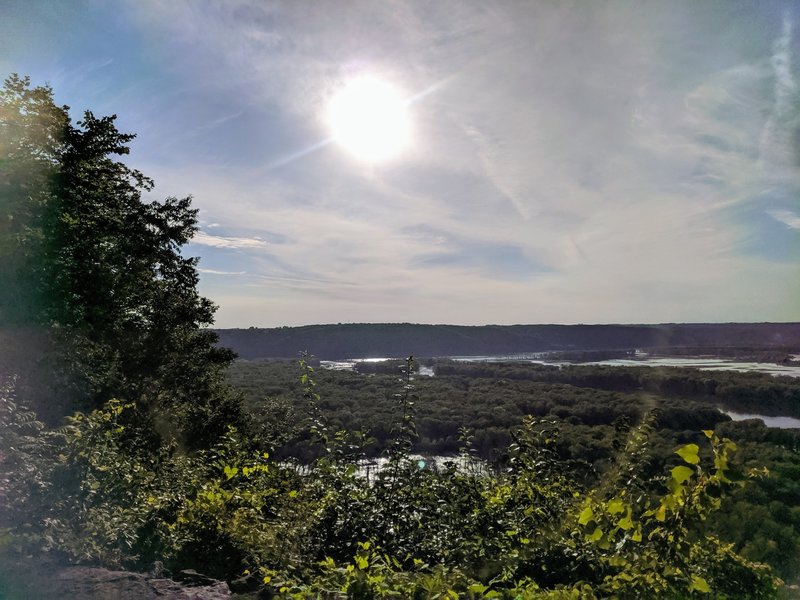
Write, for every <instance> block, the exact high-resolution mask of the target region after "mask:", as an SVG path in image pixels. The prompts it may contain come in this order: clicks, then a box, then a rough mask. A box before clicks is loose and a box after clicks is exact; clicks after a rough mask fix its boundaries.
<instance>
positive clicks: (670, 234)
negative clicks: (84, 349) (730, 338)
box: [0, 0, 800, 327]
mask: <svg viewBox="0 0 800 600" xmlns="http://www.w3.org/2000/svg"><path fill="white" fill-rule="evenodd" d="M798 49H800V7H798V6H797V5H796V4H795V3H793V2H788V1H787V2H770V1H767V0H761V1H759V2H737V1H735V0H721V1H717V2H715V1H711V0H707V1H704V2H696V1H693V0H692V1H689V0H686V1H670V2H656V1H644V2H641V1H633V0H628V1H624V2H623V1H614V0H607V1H604V2H585V1H574V2H570V1H568V0H564V1H561V2H550V1H540V2H536V1H526V2H484V1H474V2H472V1H467V0H458V1H450V0H440V1H437V2H427V1H426V2H422V1H420V2H414V1H410V2H391V1H387V2H372V1H370V2H366V1H364V2H358V1H352V2H343V1H342V2H340V1H333V0H332V1H330V2H310V1H309V2H306V1H296V2H267V1H263V0H250V1H234V0H231V1H225V2H222V1H216V2H212V1H206V2H203V1H192V2H181V1H178V0H170V1H164V2H150V1H147V0H131V1H127V2H126V1H114V2H112V1H104V2H100V1H92V0H84V1H80V0H60V1H59V0H54V1H51V2H41V1H36V0H19V1H17V0H0V71H2V72H3V74H4V75H7V74H9V73H11V72H18V73H20V74H28V75H30V76H31V78H32V80H33V82H34V83H35V84H42V83H49V84H50V85H51V86H52V87H53V88H54V91H55V95H56V99H57V101H58V102H60V103H64V104H68V105H70V106H71V107H73V110H72V114H73V116H74V117H75V118H79V117H80V114H81V111H83V110H84V109H90V110H92V111H93V112H95V114H111V113H115V114H117V115H118V124H119V127H120V129H121V130H123V131H128V132H135V133H137V134H138V137H137V139H136V140H135V142H134V144H133V152H132V154H131V156H130V157H129V159H128V162H129V164H131V165H132V166H135V167H137V168H139V169H141V170H142V171H143V172H145V173H146V174H147V175H149V176H151V177H153V178H154V179H155V181H156V189H155V191H154V193H153V194H154V195H153V197H154V198H163V197H166V196H170V195H174V196H186V195H192V196H193V197H194V203H195V206H196V207H198V208H199V209H200V211H201V212H200V217H201V231H200V233H199V234H198V236H197V237H196V238H195V241H194V242H193V243H192V244H191V245H189V246H188V247H187V250H186V251H187V252H188V253H189V254H191V255H196V256H200V257H201V262H200V268H201V290H202V292H203V293H204V294H205V295H207V296H209V297H210V298H212V299H213V300H214V301H215V302H216V303H217V304H218V305H219V307H220V308H219V312H218V313H217V323H218V325H219V326H222V327H247V326H250V325H255V326H278V325H299V324H310V323H336V322H381V321H392V322H397V321H409V322H421V323H459V324H483V323H498V324H511V323H578V322H583V323H610V322H616V323H643V322H683V321H690V322H699V321H798V320H800V261H798V259H799V258H800V194H798V192H800V72H799V71H800V60H798ZM361 76H371V77H376V78H380V79H382V80H385V81H387V82H390V83H391V84H392V85H394V86H395V87H396V88H398V89H401V90H403V93H404V94H405V96H406V97H408V98H412V97H413V98H415V99H414V101H413V102H410V104H409V117H410V120H411V128H412V136H411V143H410V144H409V146H408V147H407V148H406V149H405V150H404V151H403V152H401V153H400V154H398V155H397V156H395V157H393V158H392V159H390V160H388V161H385V162H380V163H369V162H364V161H362V160H358V159H357V158H355V157H353V156H352V155H350V154H348V153H347V152H346V151H344V150H343V149H342V148H341V147H339V146H338V145H337V144H335V143H323V142H325V140H327V139H328V138H329V136H330V132H329V131H328V125H327V123H326V120H325V114H326V107H327V105H328V104H329V103H330V101H331V98H332V97H334V96H335V94H336V93H337V91H338V90H340V89H341V88H342V86H345V85H346V84H347V82H348V81H350V80H352V79H353V78H356V77H361Z"/></svg>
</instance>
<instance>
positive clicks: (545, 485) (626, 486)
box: [0, 369, 776, 598]
mask: <svg viewBox="0 0 800 600" xmlns="http://www.w3.org/2000/svg"><path fill="white" fill-rule="evenodd" d="M302 377H303V382H302V383H303V386H304V388H305V389H304V392H305V393H304V400H305V401H306V402H307V403H315V402H317V401H318V397H317V393H316V392H315V391H314V389H315V387H314V381H313V379H312V377H313V373H312V372H311V371H310V370H309V369H307V370H306V371H305V372H304V373H303V374H302ZM408 381H409V380H408V379H407V380H406V382H405V383H403V385H402V387H401V388H400V390H399V393H398V395H397V397H396V409H397V410H396V415H397V418H398V430H397V439H396V441H395V443H394V444H393V446H392V451H391V452H390V453H389V456H390V462H389V464H388V466H387V467H386V468H385V469H383V470H382V471H381V472H380V473H379V474H378V475H377V476H376V477H375V478H374V479H373V480H372V481H371V482H370V481H368V480H367V479H366V478H363V477H359V475H358V473H357V463H356V461H357V459H358V458H359V457H360V456H361V455H362V451H361V448H360V447H359V445H358V444H352V443H351V441H350V439H349V436H347V435H346V434H345V433H335V432H332V431H331V430H330V429H328V427H327V425H326V423H325V420H324V418H319V416H318V417H317V419H316V421H315V425H314V429H313V431H314V436H315V438H316V439H317V441H318V443H319V444H320V445H321V447H322V453H321V455H320V457H319V458H318V459H317V460H315V461H314V463H313V464H312V465H310V467H309V468H307V469H297V468H294V467H292V466H291V465H290V464H286V463H280V462H275V461H274V460H271V459H270V458H269V456H268V454H266V453H264V452H263V451H262V450H260V449H256V448H254V447H253V445H252V444H251V443H249V442H248V441H246V440H244V439H242V438H241V437H240V436H239V435H238V434H237V433H236V432H235V431H234V430H230V431H229V433H228V435H226V436H225V437H224V438H223V439H222V440H220V442H219V443H218V444H217V445H215V446H214V447H213V448H211V449H209V450H204V451H200V452H198V453H196V454H194V455H186V454H183V453H180V452H177V451H176V448H175V447H174V445H168V444H165V445H163V446H161V447H160V449H159V450H158V451H157V452H153V451H152V450H151V449H150V448H144V447H142V446H139V445H137V444H136V443H135V441H134V440H131V439H130V438H129V437H128V436H127V432H126V427H125V426H124V424H123V422H124V415H125V413H126V411H130V410H132V408H133V407H132V406H130V405H125V404H122V403H119V402H116V401H112V402H110V403H109V404H107V405H106V406H105V407H104V408H102V409H98V410H95V411H93V412H91V413H89V414H76V415H75V416H74V417H72V418H71V419H70V420H69V422H68V424H67V425H66V426H65V427H64V428H62V429H61V430H60V431H57V432H46V431H43V430H42V429H41V427H40V426H38V425H36V424H35V422H32V421H31V417H30V415H29V414H27V413H25V412H20V411H19V410H15V407H14V399H13V393H12V390H6V391H5V393H4V394H3V396H2V408H3V410H0V418H2V419H3V422H2V425H3V427H2V428H1V429H0V432H2V436H3V439H2V440H0V442H2V444H3V447H6V448H11V449H12V452H11V456H10V457H9V460H8V461H7V462H8V463H9V464H11V465H13V466H14V467H15V469H16V472H15V473H14V475H21V474H22V473H25V476H24V477H13V478H12V481H13V482H14V486H13V490H12V493H13V497H14V500H15V501H14V503H13V505H12V506H6V507H4V508H5V509H6V510H9V511H13V514H14V515H15V517H16V520H17V522H20V523H22V526H21V527H20V528H19V529H18V532H19V537H17V538H16V540H17V542H16V543H19V544H22V545H25V546H27V547H28V548H30V547H32V546H33V547H35V546H40V547H41V546H44V547H45V548H46V549H48V550H50V551H51V552H59V553H63V554H64V555H66V556H68V557H71V558H72V559H73V560H83V561H100V562H102V563H104V564H110V565H121V566H132V567H142V566H144V565H146V564H148V563H149V562H150V561H153V560H155V559H158V560H162V561H164V562H165V563H166V564H167V566H168V567H169V568H173V569H178V568H185V567H192V568H197V569H201V570H203V571H204V572H206V573H210V574H212V575H216V576H218V577H225V578H233V577H236V576H238V575H241V574H243V573H246V572H249V573H257V574H258V578H259V579H260V580H261V581H263V582H264V584H265V585H268V586H269V587H270V588H271V589H273V591H275V592H277V593H279V594H282V595H285V596H288V597H298V598H304V597H317V596H318V595H319V594H327V593H331V592H336V591H339V592H342V593H344V594H346V595H347V596H348V597H351V598H381V597H392V596H399V597H408V598H411V597H413V598H440V597H452V598H456V597H473V598H479V597H486V598H493V597H496V598H501V597H502V598H517V597H522V598H540V597H541V598H545V597H553V598H594V597H681V598H683V597H690V596H694V595H703V594H706V593H709V592H710V591H713V592H714V594H715V596H716V597H720V598H736V597H742V594H743V593H744V594H745V595H746V596H747V597H748V598H770V597H774V596H775V593H776V587H775V586H776V582H775V581H774V580H773V578H772V576H771V575H770V573H769V571H768V570H767V568H766V567H764V566H758V565H756V564H754V563H750V562H748V561H747V560H745V559H743V558H741V557H740V556H738V555H736V554H734V552H733V550H732V548H731V547H730V546H727V545H725V544H723V543H721V542H720V541H719V540H718V539H717V538H716V537H714V536H710V535H708V534H706V535H705V536H703V535H700V534H701V532H702V529H701V528H702V524H703V523H704V522H705V521H706V520H707V518H708V517H709V516H710V515H711V514H712V513H713V512H714V510H715V509H717V508H719V506H720V495H721V494H724V493H725V492H726V490H727V489H729V488H735V487H737V486H738V485H740V483H739V482H741V481H742V478H743V477H752V476H753V473H750V474H749V475H748V474H747V473H745V472H743V471H742V470H741V469H739V468H738V467H736V466H735V465H734V463H733V462H731V460H730V459H731V453H732V452H733V451H734V450H735V446H734V444H733V443H732V442H730V441H729V440H727V439H721V438H718V437H717V436H716V435H715V434H714V433H713V432H712V431H707V432H705V435H706V436H707V437H708V441H710V447H709V448H707V449H706V450H704V451H703V452H701V451H700V448H699V446H698V445H696V444H685V445H683V446H682V447H679V448H678V450H677V452H676V455H677V456H676V458H675V462H676V463H678V464H676V466H674V467H672V468H671V469H669V470H668V475H667V476H666V477H658V478H655V479H654V478H645V477H643V475H642V472H643V466H644V465H645V464H646V462H647V460H646V455H647V441H648V438H649V437H650V435H651V433H652V428H651V426H650V425H649V424H647V423H645V424H644V425H642V426H641V427H638V428H635V429H634V430H632V431H631V433H630V434H629V435H627V436H626V439H627V442H626V444H625V447H624V448H621V449H620V451H619V452H618V453H617V455H616V456H615V460H614V462H613V465H614V466H613V468H611V469H610V470H609V471H608V472H607V476H606V477H605V478H604V479H603V481H602V482H600V483H598V484H596V485H594V486H586V485H585V484H584V483H583V482H582V481H581V480H580V479H577V478H576V477H575V474H574V473H572V472H571V471H570V469H569V468H568V466H567V464H566V463H564V462H563V461H561V460H560V459H559V458H558V451H557V441H558V438H559V434H560V431H559V429H560V428H559V427H558V425H557V424H556V423H554V422H551V421H542V420H537V419H534V418H527V419H525V421H524V422H523V423H522V425H521V426H520V427H518V428H516V429H515V431H514V433H513V437H514V442H513V443H512V444H511V446H510V447H509V449H508V463H507V467H506V468H505V469H503V470H501V471H499V472H497V473H495V474H488V473H485V472H482V473H478V472H475V471H470V470H466V471H464V470H459V469H458V468H457V467H456V465H455V463H450V464H445V465H444V466H443V467H442V468H441V469H438V470H430V469H420V468H419V467H418V465H417V464H416V461H413V460H410V458H409V456H408V453H407V451H408V449H409V448H410V445H411V442H412V441H413V437H414V425H413V422H414V419H413V412H414V411H413V406H412V404H413V401H412V398H413V396H414V390H413V389H412V388H410V387H409V385H410V384H409V383H408ZM315 412H316V411H315V410H313V407H312V410H311V413H312V415H313V414H314V413H315ZM132 442H133V443H132ZM469 450H470V448H469V445H468V442H467V443H466V445H465V446H463V447H462V452H463V453H466V454H468V453H469ZM664 486H665V487H664Z"/></svg>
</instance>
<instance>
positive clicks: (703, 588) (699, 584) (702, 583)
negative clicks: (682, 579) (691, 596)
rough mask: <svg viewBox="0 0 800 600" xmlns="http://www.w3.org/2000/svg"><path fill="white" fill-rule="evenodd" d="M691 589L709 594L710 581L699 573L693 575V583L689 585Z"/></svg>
mask: <svg viewBox="0 0 800 600" xmlns="http://www.w3.org/2000/svg"><path fill="white" fill-rule="evenodd" d="M689 591H696V592H702V593H704V594H707V593H708V592H710V591H711V588H709V587H708V582H707V581H706V580H705V579H703V578H702V577H700V576H699V575H692V583H691V585H690V586H689Z"/></svg>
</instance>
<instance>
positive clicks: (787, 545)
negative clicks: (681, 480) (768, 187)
mask: <svg viewBox="0 0 800 600" xmlns="http://www.w3.org/2000/svg"><path fill="white" fill-rule="evenodd" d="M421 362H422V363H428V365H429V366H430V365H433V364H434V361H430V360H422V361H421ZM399 366H401V363H400V362H398V361H393V362H386V363H364V364H359V365H358V369H359V370H360V371H367V373H357V372H351V371H332V370H322V371H320V372H319V373H318V374H317V390H318V391H319V393H320V395H321V396H322V400H321V401H320V402H319V406H320V408H321V410H322V411H323V414H324V415H325V417H326V418H327V419H328V420H329V422H330V423H331V426H332V427H334V428H343V429H351V430H357V429H362V428H366V429H368V430H369V431H370V433H371V435H372V436H373V438H374V441H373V442H372V443H371V444H369V445H368V446H367V447H366V448H365V451H366V453H367V454H368V455H370V456H377V455H380V453H381V452H382V451H384V450H385V449H387V448H388V447H389V446H390V444H391V440H392V434H391V431H392V427H393V424H394V422H395V421H394V420H395V419H396V410H395V402H394V399H393V390H394V387H395V385H396V380H397V373H398V368H399ZM435 369H436V376H435V377H424V376H420V377H417V378H416V380H415V382H414V383H415V385H416V388H417V392H418V393H419V395H420V397H421V400H420V402H418V403H417V406H416V409H417V415H416V421H417V431H418V433H419V437H418V439H417V440H416V441H415V443H414V447H413V451H414V452H417V453H422V454H433V455H442V454H444V455H452V454H455V453H456V452H458V448H459V444H460V440H459V431H460V429H461V428H467V429H469V430H470V431H471V433H472V438H471V441H472V444H471V446H472V449H473V451H474V452H475V453H476V454H477V455H478V456H480V457H481V458H482V459H484V460H486V461H489V463H490V464H499V465H502V464H505V462H504V461H507V458H508V457H507V453H506V452H505V450H506V448H507V447H508V445H509V444H510V443H511V441H512V439H511V432H512V431H513V429H514V428H515V427H517V426H519V424H520V423H521V422H522V420H523V418H524V417H525V416H526V415H533V416H536V417H539V418H547V419H554V420H556V421H557V422H558V423H559V427H560V429H561V431H562V435H561V436H560V437H559V439H558V440H557V441H556V443H555V445H554V447H553V451H554V453H555V456H556V457H557V458H558V460H559V461H561V463H563V464H564V465H565V467H566V468H568V469H569V470H570V472H571V473H573V475H574V476H575V477H576V478H577V479H578V480H580V481H581V482H582V483H583V484H584V485H593V484H595V483H596V482H597V481H598V480H599V479H600V478H601V477H602V476H603V475H604V474H606V473H607V472H608V471H609V470H610V469H613V463H614V461H615V460H616V454H617V451H618V449H619V447H620V446H621V441H620V435H621V433H624V431H625V429H626V424H627V423H637V422H640V420H641V419H642V418H643V416H644V415H645V414H646V413H647V412H648V411H650V410H652V409H656V411H655V413H654V421H653V431H652V433H651V435H650V442H649V450H648V453H647V457H646V459H647V460H646V461H645V463H643V464H642V465H641V468H642V474H643V476H645V477H654V476H656V475H657V474H658V473H659V472H660V469H661V465H663V463H664V461H666V460H668V459H669V456H670V455H671V453H672V449H673V448H674V447H675V446H676V445H678V444H685V443H701V442H702V435H701V434H700V433H699V432H700V431H701V430H703V429H716V430H717V431H718V432H719V433H720V435H722V436H725V437H729V438H731V439H735V440H741V444H740V455H741V456H742V458H743V460H744V461H745V462H746V463H747V464H748V465H749V466H751V467H759V466H766V467H768V468H769V471H770V476H769V477H767V478H764V479H759V480H757V481H755V482H752V483H751V484H750V485H749V486H747V487H746V488H745V489H742V490H734V491H733V492H732V494H731V496H730V497H729V498H728V499H726V500H725V502H724V504H723V505H722V510H720V511H719V512H718V513H716V514H715V515H714V516H712V518H711V519H710V521H709V524H708V527H709V530H710V531H713V532H715V533H716V534H717V535H719V536H720V538H722V539H723V540H726V541H728V542H731V543H734V544H735V546H734V547H735V549H736V550H737V551H738V552H741V553H743V555H745V556H747V557H748V558H750V559H752V560H757V561H763V562H767V563H769V564H770V565H772V566H773V567H774V568H775V569H776V570H777V571H778V573H779V574H780V575H781V576H782V577H784V578H786V579H787V580H795V579H796V578H797V576H798V573H800V522H798V520H797V515H798V509H797V507H798V506H800V486H798V483H797V482H798V481H800V477H798V474H799V473H800V471H798V469H800V457H798V453H797V451H798V449H800V432H797V431H793V430H780V429H769V428H767V427H765V426H764V425H763V423H760V422H758V421H746V422H732V421H730V419H729V417H727V416H726V415H724V414H722V413H721V412H719V410H718V409H717V406H718V405H719V404H721V402H722V399H727V398H729V396H726V393H727V392H726V391H725V390H736V397H737V398H743V397H746V398H749V403H748V404H746V405H745V406H744V407H743V408H745V409H748V410H750V411H752V412H756V411H759V410H760V406H759V404H758V399H759V394H760V393H762V391H763V390H765V389H775V386H778V388H779V389H785V390H788V392H787V395H788V394H795V393H797V390H798V389H800V382H798V381H796V380H792V379H786V378H775V377H771V376H767V375H760V374H754V373H737V372H710V371H697V370H694V369H675V368H666V367H665V368H655V369H654V368H650V367H642V368H620V367H613V368H612V367H597V366H594V367H590V366H572V367H568V368H562V369H556V368H553V367H542V366H538V365H525V364H519V363H516V364H515V363H508V364H486V363H481V364H471V363H451V362H448V361H438V362H436V366H435ZM230 378H231V381H232V382H233V383H234V384H235V385H236V386H237V387H239V388H240V389H242V390H243V391H244V392H245V395H246V405H247V407H248V409H249V410H250V412H251V413H252V414H253V415H254V417H255V418H256V420H257V421H258V422H259V423H260V424H261V425H260V427H261V428H262V432H263V433H262V435H263V437H264V439H273V440H276V445H277V449H276V450H277V451H276V454H277V455H278V456H295V457H300V458H301V459H303V460H305V461H311V460H313V459H314V457H316V456H318V455H319V449H318V447H317V446H315V445H314V443H313V441H312V438H311V436H310V435H309V434H308V433H307V431H305V430H304V428H303V426H302V423H303V418H304V415H305V412H304V410H303V404H302V402H301V401H299V400H297V398H299V397H300V396H301V392H302V386H301V384H300V383H299V381H298V380H297V368H296V366H295V365H294V364H293V363H292V362H286V361H237V362H236V363H234V364H233V365H232V366H231V369H230ZM542 380H544V381H542ZM548 380H549V381H548ZM551 381H555V382H551ZM592 386H598V387H592ZM601 386H602V387H606V388H609V389H601ZM619 389H625V390H627V391H624V392H623V391H618V390H619ZM698 390H714V391H716V392H717V393H716V395H709V394H708V393H705V392H701V391H698ZM731 404H732V407H734V408H739V407H740V405H739V404H738V403H736V402H732V403H731ZM767 406H768V404H767ZM280 421H283V422H284V423H286V425H284V426H279V425H276V423H278V422H280ZM292 424H296V425H295V426H294V427H292Z"/></svg>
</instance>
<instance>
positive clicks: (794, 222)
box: [767, 210, 800, 229]
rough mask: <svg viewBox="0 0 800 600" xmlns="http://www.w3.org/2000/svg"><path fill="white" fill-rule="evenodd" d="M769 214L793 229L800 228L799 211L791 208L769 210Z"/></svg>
mask: <svg viewBox="0 0 800 600" xmlns="http://www.w3.org/2000/svg"><path fill="white" fill-rule="evenodd" d="M767 214H768V215H769V216H770V217H772V218H773V219H775V220H776V221H779V222H781V223H783V224H784V225H786V226H787V227H790V228H791V229H800V215H798V214H797V213H794V212H792V211H790V210H768V211H767Z"/></svg>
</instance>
